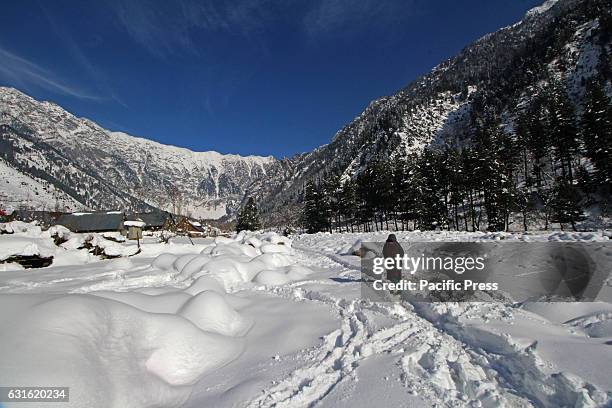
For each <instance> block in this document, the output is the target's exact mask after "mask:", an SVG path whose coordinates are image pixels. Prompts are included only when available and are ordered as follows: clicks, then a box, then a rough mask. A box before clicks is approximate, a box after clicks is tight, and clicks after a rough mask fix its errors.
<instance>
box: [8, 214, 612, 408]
mask: <svg viewBox="0 0 612 408" xmlns="http://www.w3.org/2000/svg"><path fill="white" fill-rule="evenodd" d="M5 230H6V231H8V230H11V231H13V233H12V234H3V235H0V255H2V254H4V258H2V259H7V258H8V255H9V252H10V253H13V254H15V253H21V254H30V255H31V254H36V253H39V254H44V255H47V256H48V255H53V256H54V263H53V264H52V265H51V266H50V267H47V268H42V269H27V270H24V269H21V268H20V267H18V266H15V265H14V264H0V324H1V326H0V327H2V330H0V362H1V363H0V386H69V387H70V403H68V404H61V403H50V404H46V405H45V404H41V403H36V404H28V403H14V404H13V405H11V403H0V405H2V404H4V406H3V408H4V407H5V406H9V407H11V406H15V407H28V406H31V407H44V406H52V407H60V406H71V407H194V408H196V407H198V408H199V407H213V406H214V407H308V406H318V407H349V406H350V407H371V406H384V407H413V406H414V407H422V406H425V407H427V406H451V407H453V406H457V407H463V406H470V407H482V406H512V407H528V406H536V407H544V406H572V407H593V406H606V405H608V406H609V405H610V404H612V378H611V377H610V367H612V352H611V350H612V349H611V346H612V325H611V324H610V322H612V304H609V303H603V302H593V303H526V304H523V305H521V306H509V305H504V304H499V303H437V304H411V303H405V302H404V303H384V304H383V303H372V302H370V301H367V300H363V299H361V298H360V283H359V279H360V270H359V258H358V257H356V256H353V255H350V252H351V251H350V249H351V246H353V245H355V244H356V242H358V241H359V240H363V241H381V240H384V238H385V237H386V234H385V233H370V234H334V235H330V234H314V235H301V236H295V237H292V240H289V239H287V238H284V237H281V236H278V235H276V234H274V233H264V234H240V235H238V236H236V237H234V238H231V239H229V238H222V237H220V238H216V239H214V240H213V239H198V240H195V245H191V244H190V243H189V241H188V240H185V239H183V238H175V239H173V240H172V241H171V243H169V244H163V243H159V242H158V240H157V239H156V238H154V237H145V239H144V242H143V244H142V250H141V252H139V253H137V254H136V250H137V248H136V246H135V245H136V243H135V242H132V241H128V242H115V241H111V240H108V239H106V238H104V236H102V235H99V234H97V235H95V236H94V237H91V238H88V237H85V236H82V235H80V234H71V233H68V232H66V231H64V230H61V231H60V233H61V234H65V235H66V236H65V237H64V239H65V240H66V241H65V242H64V243H62V244H60V246H57V245H56V244H54V242H53V239H52V235H53V233H54V232H55V234H56V235H57V233H58V232H57V231H40V229H37V228H36V227H31V226H28V225H23V224H18V225H14V226H13V227H11V228H6V227H5ZM397 235H398V239H399V240H400V241H406V240H422V241H428V240H429V241H432V240H442V241H479V240H482V241H486V240H500V239H521V240H534V241H543V240H584V241H602V242H604V241H606V240H609V236H608V235H606V234H604V233H574V234H572V233H569V234H566V233H554V234H533V235H520V234H501V233H496V234H473V233H432V232H423V233H419V232H412V233H398V234H397ZM112 238H114V239H115V240H116V239H117V238H118V237H112ZM88 240H89V242H95V243H96V244H97V245H98V246H100V245H102V246H107V245H108V246H109V250H108V251H109V252H110V253H112V254H115V255H122V257H119V258H116V259H107V260H102V259H100V257H98V256H94V255H93V254H91V253H90V252H89V250H88V249H78V248H79V247H81V246H82V245H83V243H84V242H86V241H88Z"/></svg>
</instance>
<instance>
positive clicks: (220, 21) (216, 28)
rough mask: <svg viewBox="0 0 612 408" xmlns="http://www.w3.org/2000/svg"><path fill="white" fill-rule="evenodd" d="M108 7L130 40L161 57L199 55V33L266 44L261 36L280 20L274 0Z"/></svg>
mask: <svg viewBox="0 0 612 408" xmlns="http://www.w3.org/2000/svg"><path fill="white" fill-rule="evenodd" d="M290 2H292V1H290V0H288V1H287V4H289V3H290ZM109 5H110V8H111V11H112V12H113V14H114V15H115V17H116V20H117V21H118V22H119V24H120V26H121V27H122V28H123V29H124V30H125V31H126V32H127V33H128V34H129V35H130V37H131V38H132V39H133V40H134V41H136V42H137V43H139V44H141V45H142V46H144V47H145V48H146V49H147V50H148V51H149V52H151V53H152V54H153V55H156V56H158V57H167V56H169V55H176V54H180V53H191V54H195V55H197V54H199V53H200V50H201V48H202V47H201V46H202V44H199V43H198V41H201V40H202V37H195V35H194V34H195V33H196V32H204V33H205V34H206V33H208V34H218V33H226V34H231V35H239V36H242V37H243V38H245V39H246V40H249V41H253V42H255V43H258V44H259V45H264V44H262V43H261V42H260V41H259V40H260V38H259V37H260V36H259V34H261V33H263V32H264V31H265V29H266V28H267V24H268V23H269V22H270V21H271V20H273V19H274V18H278V15H275V13H274V11H276V10H278V9H279V7H278V6H277V5H275V4H274V1H273V0H235V1H233V2H231V3H230V4H228V3H221V2H218V1H212V0H203V1H193V0H175V1H172V2H164V3H160V2H155V1H152V0H115V1H113V2H111V3H109ZM204 38H205V36H204Z"/></svg>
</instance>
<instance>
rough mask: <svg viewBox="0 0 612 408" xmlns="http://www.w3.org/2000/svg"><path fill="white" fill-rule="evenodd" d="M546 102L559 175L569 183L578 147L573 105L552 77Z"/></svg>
mask: <svg viewBox="0 0 612 408" xmlns="http://www.w3.org/2000/svg"><path fill="white" fill-rule="evenodd" d="M546 102H547V104H546V105H547V109H548V124H549V133H550V140H551V142H552V146H553V148H554V151H555V156H556V159H557V160H558V162H559V164H560V166H561V175H562V177H563V178H565V179H566V180H568V181H569V183H570V184H571V183H572V182H573V179H574V175H573V166H572V161H573V159H574V156H575V155H576V154H577V153H578V151H579V148H580V143H579V139H578V129H577V128H576V123H575V121H576V118H575V111H574V106H573V105H572V102H571V101H570V100H569V97H568V96H567V93H566V91H565V89H564V87H563V85H562V84H561V83H560V82H559V81H557V80H554V79H551V84H550V87H549V89H548V92H547V99H546Z"/></svg>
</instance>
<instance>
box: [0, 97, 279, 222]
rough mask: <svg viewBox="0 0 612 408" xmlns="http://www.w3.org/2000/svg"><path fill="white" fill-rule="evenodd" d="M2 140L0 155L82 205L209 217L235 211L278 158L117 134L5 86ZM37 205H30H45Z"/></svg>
mask: <svg viewBox="0 0 612 408" xmlns="http://www.w3.org/2000/svg"><path fill="white" fill-rule="evenodd" d="M0 145H1V146H2V147H3V148H2V149H0V157H2V158H4V159H5V160H6V161H7V162H8V163H9V164H10V165H11V166H12V167H13V168H14V169H15V171H19V172H21V173H23V174H25V175H28V176H34V177H38V178H44V179H46V181H47V182H48V183H50V184H53V185H54V186H55V187H56V188H58V189H60V190H63V191H64V192H65V193H67V194H68V195H70V196H71V197H72V198H73V200H76V201H77V202H79V203H81V207H88V208H93V209H124V208H128V207H141V208H142V207H143V206H144V205H146V204H149V205H151V206H153V207H157V208H162V209H165V210H174V211H175V212H176V211H177V210H180V211H181V212H182V213H184V214H191V215H192V216H194V217H203V218H207V217H210V218H219V217H220V216H222V215H225V214H226V213H227V212H228V211H229V212H231V211H232V210H234V209H235V208H236V207H237V206H238V204H239V203H240V201H241V200H242V198H243V195H244V192H245V190H246V188H247V186H248V185H249V184H250V183H251V182H252V181H253V180H254V179H255V178H258V177H261V176H263V175H265V174H266V171H267V170H266V169H267V167H268V166H270V165H272V164H273V163H275V161H276V160H275V159H274V158H273V157H271V156H269V157H260V156H247V157H242V156H238V155H223V154H220V153H217V152H213V151H209V152H194V151H191V150H188V149H184V148H179V147H174V146H167V145H162V144H160V143H156V142H153V141H151V140H147V139H142V138H137V137H133V136H130V135H127V134H125V133H122V132H111V131H108V130H106V129H103V128H102V127H100V126H99V125H97V124H96V123H94V122H92V121H90V120H88V119H84V118H77V117H75V116H74V115H72V114H70V113H69V112H67V111H66V110H64V109H62V108H61V107H60V106H58V105H56V104H54V103H51V102H39V101H37V100H35V99H33V98H30V97H29V96H27V95H25V94H23V93H21V92H19V91H18V90H16V89H13V88H5V87H0ZM22 190H23V191H22V195H23V194H26V192H29V191H28V190H27V189H26V188H23V189H22ZM4 191H5V189H4V186H2V185H0V192H4ZM37 204H38V203H37V202H35V201H32V202H30V205H31V206H34V207H37V208H40V206H38V205H37Z"/></svg>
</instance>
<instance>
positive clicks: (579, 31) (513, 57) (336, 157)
mask: <svg viewBox="0 0 612 408" xmlns="http://www.w3.org/2000/svg"><path fill="white" fill-rule="evenodd" d="M610 6H611V3H610V1H609V0H558V1H557V0H548V1H546V2H545V3H544V4H542V5H541V6H539V7H536V8H534V9H532V10H530V11H528V12H527V13H526V15H525V16H524V18H523V19H522V20H521V21H519V22H517V23H515V24H513V25H511V26H508V27H505V28H502V29H500V30H498V31H496V32H494V33H491V34H488V35H485V36H484V37H482V38H480V39H478V40H477V41H475V42H474V43H473V44H471V45H468V46H467V47H466V48H464V49H463V50H462V51H461V52H459V54H458V55H456V56H455V57H453V58H450V59H449V60H447V61H444V62H442V63H441V64H439V65H438V66H437V67H435V68H434V69H433V70H432V71H431V72H430V73H429V74H427V75H424V76H423V77H421V78H418V79H416V80H415V81H413V82H412V83H410V84H409V85H408V86H407V87H405V88H404V89H401V90H400V91H399V92H397V93H396V94H394V95H391V96H385V97H382V98H380V99H377V100H375V101H373V102H371V103H370V104H369V106H368V107H367V108H366V109H365V110H364V111H363V112H362V113H361V114H360V115H359V116H357V117H356V118H355V119H354V120H353V121H352V122H350V123H349V124H348V125H346V126H345V127H344V128H342V129H341V130H339V131H338V132H337V133H336V135H335V136H334V137H333V139H332V140H331V142H330V143H329V144H327V145H324V146H321V147H319V148H317V149H315V150H314V151H312V152H308V153H304V154H302V155H298V156H296V157H294V158H293V159H292V160H291V163H290V165H289V171H287V174H288V176H287V178H284V179H282V180H276V181H275V183H276V184H274V183H272V184H268V185H267V186H264V187H263V190H260V191H262V192H261V194H260V197H261V198H262V207H263V210H264V212H265V213H267V214H268V215H269V216H270V217H275V216H276V215H277V214H279V209H283V208H287V205H288V204H290V203H296V202H299V201H300V197H301V194H302V192H303V187H304V184H305V183H306V181H308V180H312V179H324V178H325V177H326V176H327V175H329V174H343V175H345V176H354V175H355V174H356V173H359V172H360V170H361V169H363V168H364V166H365V165H366V164H367V163H368V162H370V161H371V160H374V159H379V160H389V161H392V160H393V158H394V157H395V156H396V155H398V154H400V155H401V154H405V152H417V153H418V152H420V151H422V150H423V148H425V147H427V146H432V145H434V146H435V145H443V144H448V145H453V146H455V145H458V144H462V143H466V142H469V140H470V138H471V137H472V136H473V134H474V129H473V123H474V120H475V118H478V117H482V116H484V115H485V114H486V113H488V112H489V111H494V112H495V114H496V116H498V117H500V120H501V125H502V128H503V129H504V131H506V132H509V133H514V131H515V125H516V119H517V114H518V113H519V112H520V108H521V107H522V106H525V105H528V104H530V103H531V102H532V101H533V100H534V99H535V98H536V97H540V98H542V97H545V96H544V95H543V93H542V85H543V84H545V83H546V81H547V78H550V76H553V77H554V78H556V79H558V80H559V81H561V82H562V83H563V85H564V88H565V89H566V90H567V92H568V94H569V97H570V99H571V100H572V102H573V103H574V104H575V109H576V112H577V113H578V114H580V112H581V110H582V106H583V102H584V94H585V87H586V84H587V83H588V81H589V79H590V78H592V77H594V76H595V75H599V76H600V77H602V78H603V79H604V81H606V82H607V83H608V84H609V81H610V77H611V76H610V73H611V72H612V59H611V58H610V56H611V55H612V37H611V36H610V32H612V23H611V21H612V17H611V12H610V10H611V9H612V7H610Z"/></svg>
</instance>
